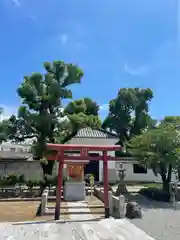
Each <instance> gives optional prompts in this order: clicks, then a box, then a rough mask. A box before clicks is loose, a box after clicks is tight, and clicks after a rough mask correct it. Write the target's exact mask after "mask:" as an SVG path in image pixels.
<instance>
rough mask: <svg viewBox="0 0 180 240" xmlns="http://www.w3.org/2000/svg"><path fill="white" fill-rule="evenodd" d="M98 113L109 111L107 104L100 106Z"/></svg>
mask: <svg viewBox="0 0 180 240" xmlns="http://www.w3.org/2000/svg"><path fill="white" fill-rule="evenodd" d="M99 110H100V111H108V110H109V104H102V105H100V108H99Z"/></svg>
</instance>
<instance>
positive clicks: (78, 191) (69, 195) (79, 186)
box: [64, 181, 85, 201]
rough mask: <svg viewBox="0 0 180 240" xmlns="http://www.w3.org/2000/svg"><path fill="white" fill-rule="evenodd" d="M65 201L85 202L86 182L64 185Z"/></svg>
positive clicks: (69, 182)
mask: <svg viewBox="0 0 180 240" xmlns="http://www.w3.org/2000/svg"><path fill="white" fill-rule="evenodd" d="M64 200H65V201H84V200H85V182H83V181H82V182H71V181H67V182H65V183H64Z"/></svg>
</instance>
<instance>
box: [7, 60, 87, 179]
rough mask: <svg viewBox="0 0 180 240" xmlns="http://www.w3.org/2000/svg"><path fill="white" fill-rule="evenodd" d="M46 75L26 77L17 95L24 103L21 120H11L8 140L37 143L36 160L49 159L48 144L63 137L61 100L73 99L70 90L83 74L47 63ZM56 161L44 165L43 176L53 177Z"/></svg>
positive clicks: (66, 67) (56, 64) (57, 64)
mask: <svg viewBox="0 0 180 240" xmlns="http://www.w3.org/2000/svg"><path fill="white" fill-rule="evenodd" d="M44 68H45V70H46V73H45V74H40V73H33V74H32V75H31V76H26V77H24V81H23V83H22V84H21V85H20V86H19V88H18V90H17V93H18V95H19V97H20V98H21V100H22V106H21V107H20V108H19V111H18V117H17V118H16V117H15V116H12V117H11V118H10V120H9V133H8V135H9V138H10V139H13V140H16V141H24V140H25V139H28V138H33V139H34V147H33V153H34V155H35V156H36V159H39V160H40V159H44V158H46V155H47V149H46V143H47V142H51V143H55V141H56V136H57V135H58V136H59V135H61V130H62V128H61V125H63V124H64V123H63V122H62V121H60V119H62V117H63V114H62V109H61V108H62V100H63V99H67V98H72V92H71V90H69V89H68V88H67V87H68V86H70V85H71V84H73V83H80V80H81V77H82V76H83V73H82V71H81V70H80V69H79V68H78V67H77V66H75V65H72V64H65V63H64V62H63V61H54V62H53V64H52V65H51V64H50V63H45V64H44ZM53 164H54V161H48V162H47V161H44V162H43V161H42V162H41V165H42V168H43V172H44V175H45V174H50V175H51V174H52V169H53Z"/></svg>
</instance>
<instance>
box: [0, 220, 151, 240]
mask: <svg viewBox="0 0 180 240" xmlns="http://www.w3.org/2000/svg"><path fill="white" fill-rule="evenodd" d="M0 239H2V240H5V239H6V240H32V239H33V240H43V239H51V240H59V239H62V240H72V239H76V240H93V239H94V240H107V239H108V240H117V239H119V240H132V239H133V240H155V239H154V238H152V237H150V236H149V235H147V234H146V233H145V232H143V231H142V230H140V229H138V228H137V227H136V226H134V225H133V224H132V223H130V222H129V221H128V220H126V219H121V220H114V219H104V220H101V221H98V222H92V221H90V222H66V223H58V222H51V223H50V222H49V223H41V224H24V225H13V224H10V223H7V224H0Z"/></svg>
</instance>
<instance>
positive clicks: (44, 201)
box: [41, 187, 49, 216]
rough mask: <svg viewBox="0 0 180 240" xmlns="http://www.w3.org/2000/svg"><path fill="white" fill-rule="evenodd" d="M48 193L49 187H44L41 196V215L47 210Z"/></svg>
mask: <svg viewBox="0 0 180 240" xmlns="http://www.w3.org/2000/svg"><path fill="white" fill-rule="evenodd" d="M48 193H49V188H48V187H46V188H45V190H44V191H43V194H42V196H41V216H43V215H44V214H45V213H46V210H47V202H48Z"/></svg>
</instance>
